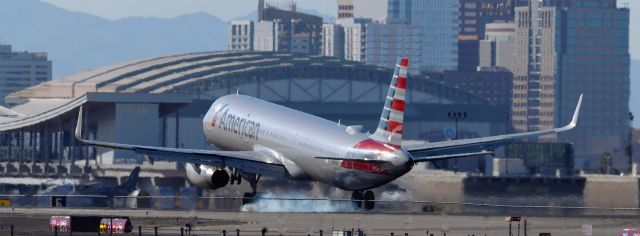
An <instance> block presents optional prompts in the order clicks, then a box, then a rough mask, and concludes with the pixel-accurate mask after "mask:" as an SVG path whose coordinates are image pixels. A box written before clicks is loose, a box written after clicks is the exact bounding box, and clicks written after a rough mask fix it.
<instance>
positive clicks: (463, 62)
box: [458, 0, 515, 71]
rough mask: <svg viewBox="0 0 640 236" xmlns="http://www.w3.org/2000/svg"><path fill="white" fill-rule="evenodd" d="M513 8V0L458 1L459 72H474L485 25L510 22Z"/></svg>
mask: <svg viewBox="0 0 640 236" xmlns="http://www.w3.org/2000/svg"><path fill="white" fill-rule="evenodd" d="M514 6H515V3H514V0H460V15H459V17H460V21H459V23H460V25H459V33H458V69H459V70H462V71H473V70H476V67H477V66H478V64H479V62H478V51H479V44H480V43H479V40H482V39H484V38H485V25H486V24H488V23H504V22H512V21H513V17H514Z"/></svg>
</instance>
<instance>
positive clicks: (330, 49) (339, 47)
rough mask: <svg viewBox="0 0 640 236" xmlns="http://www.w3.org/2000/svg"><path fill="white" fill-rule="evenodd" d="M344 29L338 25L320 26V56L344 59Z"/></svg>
mask: <svg viewBox="0 0 640 236" xmlns="http://www.w3.org/2000/svg"><path fill="white" fill-rule="evenodd" d="M344 46H345V43H344V28H342V26H340V25H338V24H323V25H322V55H323V56H328V57H337V58H340V59H343V58H344Z"/></svg>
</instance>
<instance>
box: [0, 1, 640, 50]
mask: <svg viewBox="0 0 640 236" xmlns="http://www.w3.org/2000/svg"><path fill="white" fill-rule="evenodd" d="M41 1H42V2H46V3H49V4H52V5H55V6H57V7H60V8H63V9H66V10H70V11H76V12H82V13H87V14H91V15H94V16H98V17H101V18H105V19H108V20H119V19H123V18H128V17H160V18H174V17H178V16H181V15H185V14H191V13H196V12H205V13H207V14H210V15H212V16H215V17H217V18H220V19H221V20H223V21H230V20H234V19H243V17H246V16H248V15H250V14H251V13H253V12H255V9H256V6H257V4H258V1H257V0H237V1H223V0H185V1H180V2H177V1H171V0H139V1H127V0H112V1H107V0H94V1H83V0H41ZM114 2H116V3H117V4H114ZM238 2H241V3H242V4H238ZM295 2H296V4H297V6H298V9H301V10H302V11H312V12H309V13H313V14H318V13H320V14H322V16H330V17H333V18H337V9H338V7H337V3H336V1H313V0H296V1H295ZM618 2H619V4H620V6H627V5H628V6H629V8H630V10H631V20H630V22H631V23H633V22H640V12H636V11H634V9H640V1H631V0H625V1H620V0H619V1H618ZM326 20H328V19H325V21H326ZM629 29H630V35H629V37H630V40H629V42H630V45H629V51H630V53H631V58H632V59H640V43H635V44H634V42H640V28H639V27H633V26H630V27H629ZM0 40H1V38H0Z"/></svg>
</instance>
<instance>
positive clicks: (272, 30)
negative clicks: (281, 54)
mask: <svg viewBox="0 0 640 236" xmlns="http://www.w3.org/2000/svg"><path fill="white" fill-rule="evenodd" d="M279 27H280V22H279V21H260V22H257V23H255V26H254V34H253V50H256V51H267V52H276V51H280V42H282V41H281V40H280V34H279V33H278V28H279Z"/></svg>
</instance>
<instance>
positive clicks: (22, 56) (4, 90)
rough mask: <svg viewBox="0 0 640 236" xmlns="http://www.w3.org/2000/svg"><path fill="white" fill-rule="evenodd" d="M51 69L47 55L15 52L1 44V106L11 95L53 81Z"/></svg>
mask: <svg viewBox="0 0 640 236" xmlns="http://www.w3.org/2000/svg"><path fill="white" fill-rule="evenodd" d="M51 67H52V66H51V61H49V60H48V59H47V53H42V52H35V53H33V52H15V51H12V49H11V45H2V44H0V97H1V98H2V100H0V104H4V97H6V96H7V95H9V94H10V93H13V92H16V91H19V90H22V89H24V88H27V87H30V86H33V85H36V84H39V83H42V82H44V81H49V80H51V75H52V72H51Z"/></svg>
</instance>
